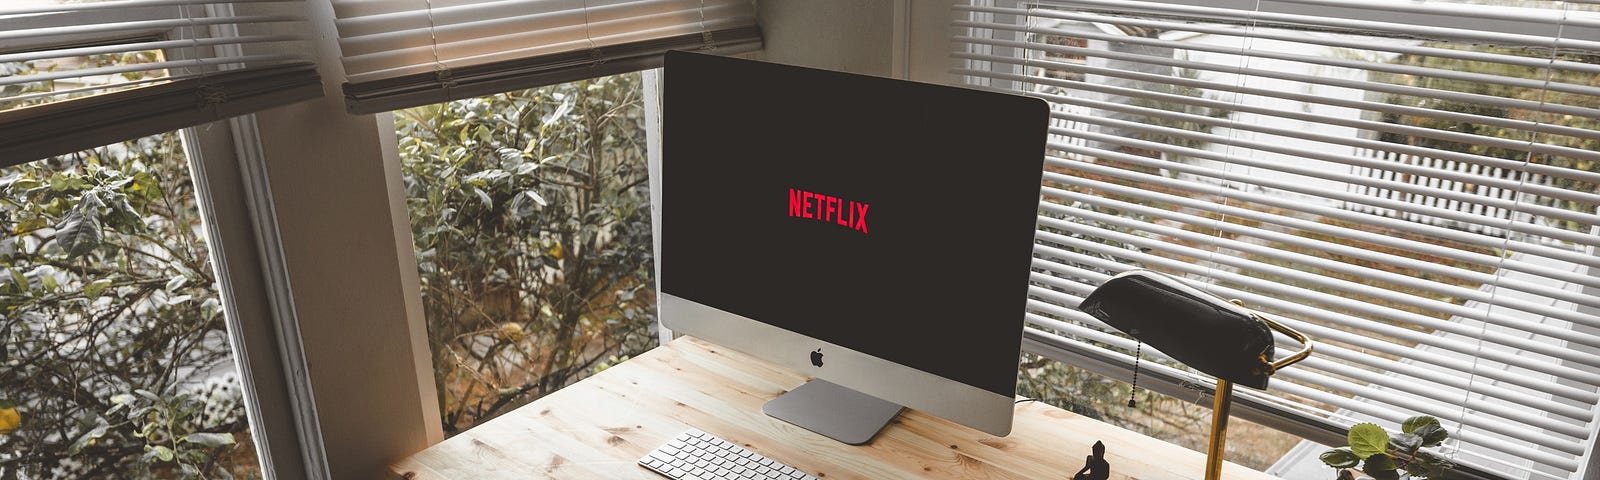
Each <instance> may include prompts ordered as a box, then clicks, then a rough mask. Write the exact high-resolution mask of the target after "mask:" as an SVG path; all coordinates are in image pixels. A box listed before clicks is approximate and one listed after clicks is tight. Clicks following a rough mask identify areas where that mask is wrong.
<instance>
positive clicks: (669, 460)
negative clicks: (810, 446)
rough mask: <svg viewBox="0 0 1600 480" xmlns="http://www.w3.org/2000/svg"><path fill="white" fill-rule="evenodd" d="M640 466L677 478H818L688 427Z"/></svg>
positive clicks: (648, 456)
mask: <svg viewBox="0 0 1600 480" xmlns="http://www.w3.org/2000/svg"><path fill="white" fill-rule="evenodd" d="M639 465H643V466H644V467H645V468H648V469H650V470H651V471H654V472H656V473H659V474H661V475H665V476H666V477H668V478H672V479H674V480H712V479H726V480H742V479H749V480H817V478H816V477H813V476H810V475H806V474H805V473H804V472H801V471H800V470H798V469H796V468H794V467H791V466H788V465H784V464H782V463H779V462H778V461H776V460H773V459H770V458H767V457H766V456H764V455H761V454H759V453H755V452H752V451H750V450H749V449H746V448H744V447H741V446H739V445H737V444H734V443H733V442H729V441H727V440H723V439H721V438H718V437H717V436H715V435H712V434H709V433H706V432H702V431H700V430H698V429H693V428H691V429H689V430H687V431H685V432H683V433H680V434H678V436H677V437H674V438H673V439H672V440H670V441H668V442H667V443H664V444H662V445H661V446H660V447H656V449H655V450H652V451H650V453H647V454H645V455H644V456H643V457H639Z"/></svg>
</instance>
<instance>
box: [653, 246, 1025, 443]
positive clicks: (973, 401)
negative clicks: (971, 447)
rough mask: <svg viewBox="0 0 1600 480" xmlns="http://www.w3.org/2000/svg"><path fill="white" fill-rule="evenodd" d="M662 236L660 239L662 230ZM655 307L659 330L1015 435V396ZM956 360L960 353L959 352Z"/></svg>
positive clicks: (695, 309) (677, 304) (732, 317)
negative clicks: (816, 355) (815, 357)
mask: <svg viewBox="0 0 1600 480" xmlns="http://www.w3.org/2000/svg"><path fill="white" fill-rule="evenodd" d="M656 234H657V235H660V225H659V224H657V226H656ZM658 238H659V237H658ZM658 251H659V250H658ZM751 281H760V280H759V279H751ZM657 308H658V318H659V319H660V321H661V324H662V325H663V326H665V327H666V328H667V329H670V330H671V331H672V332H674V333H681V334H686V335H691V336H694V337H698V338H701V339H704V340H706V341H709V342H711V343H715V344H717V345H721V346H724V347H727V348H731V349H734V350H737V351H739V352H742V353H744V354H747V355H751V356H754V357H757V358H760V359H763V360H766V361H769V362H772V363H775V364H778V365H780V366H782V367H785V368H789V369H791V370H795V371H798V372H800V373H802V374H804V375H807V376H809V377H812V378H818V379H822V380H826V381H829V382H833V383H835V384H839V385H842V386H844V387H847V388H850V389H853V390H856V391H858V392H861V393H865V394H867V395H872V396H874V397H877V398H880V399H883V400H886V401H890V402H894V403H896V404H899V405H902V406H905V407H907V408H912V409H915V410H918V411H922V412H926V413H929V414H932V415H934V416H938V417H940V418H944V419H946V420H950V421H952V422H955V423H958V424H961V425H965V426H967V427H971V428H973V429H976V430H978V431H981V432H984V433H988V434H991V435H995V436H1001V437H1003V436H1006V435H1009V434H1010V433H1011V424H1012V417H1013V414H1014V412H1015V408H1016V398H1015V397H1008V396H1005V395H1000V394H997V393H994V392H991V391H988V390H984V389H982V388H978V387H974V386H971V385H967V384H965V383H961V382H958V381H955V380H951V379H948V378H945V377H941V376H939V375H935V374H933V373H929V372H926V371H922V370H918V369H915V368H912V367H909V366H906V365H902V364H899V363H895V362H892V361H889V360H885V359H882V358H879V357H876V356H873V355H870V354H868V353H865V352H859V351H856V350H851V349H849V348H845V347H842V346H839V345H836V344H833V343H831V342H827V341H824V340H820V339H816V338H812V337H810V336H807V335H802V334H799V333H795V332H793V331H789V330H786V329H783V328H779V327H776V326H773V325H770V324H766V323H762V322H761V321H758V320H755V319H752V318H748V317H745V316H742V315H738V314H734V313H731V312H727V311H723V310H719V309H717V308H715V307H712V306H709V305H705V304H702V303H699V302H695V301H692V300H688V299H684V298H681V297H678V296H675V295H672V294H669V293H666V292H661V293H660V294H659V295H658V297H657ZM1019 322H1020V320H1019ZM905 341H907V342H914V341H916V338H915V336H914V335H906V337H905ZM1021 344H1022V339H1021V338H1018V339H1017V345H1018V347H1019V348H1020V347H1021ZM819 348H820V349H822V351H823V355H824V357H823V359H824V360H823V362H822V366H820V367H818V366H815V365H812V363H811V357H810V354H811V352H812V351H814V350H816V349H819ZM951 354H952V355H960V354H961V352H951ZM789 388H793V386H791V387H789Z"/></svg>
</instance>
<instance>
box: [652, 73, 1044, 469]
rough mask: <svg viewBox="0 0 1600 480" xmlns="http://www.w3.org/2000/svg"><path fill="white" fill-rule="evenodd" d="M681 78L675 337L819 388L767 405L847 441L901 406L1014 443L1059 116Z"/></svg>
mask: <svg viewBox="0 0 1600 480" xmlns="http://www.w3.org/2000/svg"><path fill="white" fill-rule="evenodd" d="M663 77H664V79H663V86H662V145H661V149H662V150H661V151H662V157H661V183H660V187H659V188H660V189H661V196H660V203H659V205H658V208H660V209H661V221H660V223H659V228H660V230H659V231H658V232H657V235H659V240H660V247H659V251H658V252H657V261H659V262H660V268H661V270H660V272H661V273H660V289H661V292H660V297H659V302H660V305H659V309H660V310H659V311H660V318H661V321H662V323H663V325H665V326H666V327H667V328H669V329H671V330H673V331H674V332H677V333H683V334H688V335H693V336H696V337H700V338H702V339H705V340H708V341H710V342H712V343H716V344H718V345H721V346H724V347H727V348H731V349H735V350H738V351H741V352H744V353H748V354H751V355H754V356H756V357H759V358H763V359H767V360H770V361H772V362H774V363H777V364H779V365H782V366H785V367H789V368H793V369H796V370H799V371H801V372H803V373H805V374H806V375H809V376H811V377H813V378H814V379H815V380H813V381H811V382H809V383H806V384H805V385H803V386H800V387H798V388H794V389H792V390H790V391H789V392H788V393H785V394H783V395H781V396H779V397H778V398H776V399H774V400H773V401H771V402H770V403H768V404H767V405H766V406H765V407H764V408H763V410H764V411H766V412H767V413H768V414H769V415H772V416H774V417H778V418H781V419H784V420H786V421H788V422H790V423H794V424H796V425H800V426H802V427H805V428H807V429H810V430H812V431H816V432H818V433H821V434H824V435H827V436H829V437H832V438H835V439H837V440H840V441H843V442H846V443H850V444H861V443H866V442H868V441H870V440H871V438H872V437H873V436H874V435H875V434H876V432H877V431H878V430H879V429H880V428H882V426H883V425H885V424H886V423H887V422H888V421H889V420H891V419H892V418H893V417H894V416H895V415H896V414H897V413H898V412H899V411H900V409H901V407H902V406H905V407H910V408H914V409H917V410H920V411H923V412H927V413H930V414H933V415H936V416H939V417H943V418H945V419H948V420H951V421H954V422H956V423H960V424H963V425H966V426H969V427H971V428H974V429H977V430H980V431H983V432H987V433H990V434H994V435H1001V436H1003V435H1007V434H1009V433H1010V431H1011V415H1012V411H1013V408H1014V398H1015V394H1016V381H1017V362H1018V358H1019V357H1018V355H1019V354H1020V350H1021V344H1022V327H1023V310H1024V307H1025V303H1026V301H1027V289H1028V274H1029V264H1030V262H1031V257H1032V249H1033V235H1034V227H1035V219H1036V215H1037V212H1038V202H1039V186H1040V177H1041V172H1042V170H1043V161H1044V160H1043V159H1044V147H1045V135H1046V127H1047V125H1048V114H1049V111H1048V108H1047V106H1046V104H1045V103H1044V102H1043V101H1041V100H1039V99H1034V98H1027V97H1022V96H1016V95H1007V94H1000V93H993V92H985V91H978V90H972V89H965V88H957V87H950V86H942V85H933V84H925V83H917V82H910V81H904V80H894V79H887V78H879V77H871V76H864V75H854V74H847V73H840V72H832V71H826V70H817V69H811V68H802V67H794V66H785V65H778V64H773V63H766V62H760V61H753V60H742V59H736V58H726V57H718V56H710V55H702V54H692V53H682V52H672V53H668V54H667V57H666V60H665V67H664V69H663Z"/></svg>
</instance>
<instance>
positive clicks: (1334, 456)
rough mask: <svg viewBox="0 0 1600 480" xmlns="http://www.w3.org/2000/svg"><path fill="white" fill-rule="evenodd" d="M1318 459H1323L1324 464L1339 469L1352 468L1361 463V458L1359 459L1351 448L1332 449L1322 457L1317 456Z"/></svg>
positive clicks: (1323, 453)
mask: <svg viewBox="0 0 1600 480" xmlns="http://www.w3.org/2000/svg"><path fill="white" fill-rule="evenodd" d="M1317 458H1320V459H1322V463H1325V464H1328V466H1330V467H1333V468H1339V469H1344V468H1352V467H1355V466H1356V464H1359V463H1361V457H1357V456H1356V454H1355V453H1354V452H1351V451H1350V447H1339V448H1334V449H1330V450H1328V451H1326V452H1322V455H1319V456H1317Z"/></svg>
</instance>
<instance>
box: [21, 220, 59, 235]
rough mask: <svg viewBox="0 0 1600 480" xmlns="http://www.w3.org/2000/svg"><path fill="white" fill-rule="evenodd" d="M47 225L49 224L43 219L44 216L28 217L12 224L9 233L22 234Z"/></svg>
mask: <svg viewBox="0 0 1600 480" xmlns="http://www.w3.org/2000/svg"><path fill="white" fill-rule="evenodd" d="M48 226H50V221H48V220H45V219H44V217H28V218H24V219H22V221H20V222H17V224H16V225H15V226H12V227H11V234H12V235H22V234H25V233H28V232H32V231H34V230H38V229H41V228H44V227H48Z"/></svg>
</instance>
